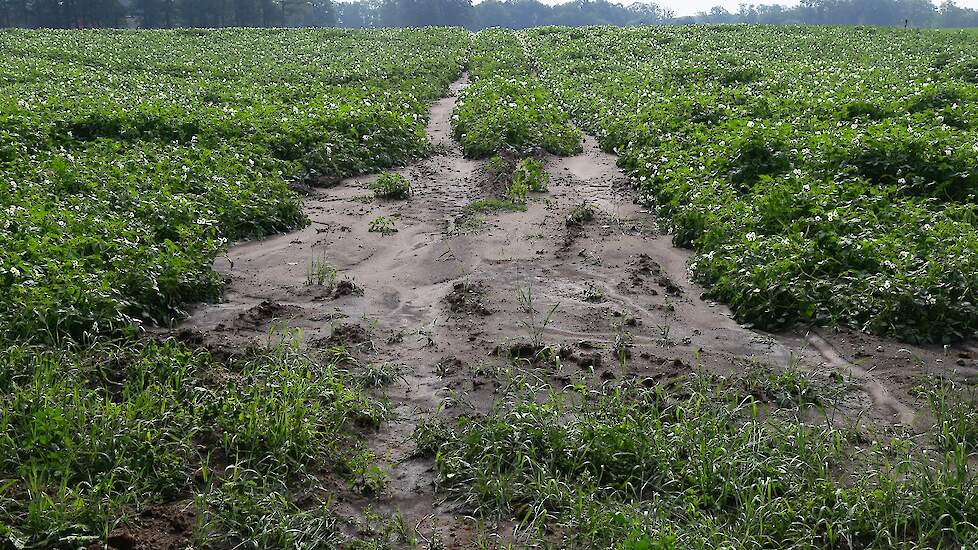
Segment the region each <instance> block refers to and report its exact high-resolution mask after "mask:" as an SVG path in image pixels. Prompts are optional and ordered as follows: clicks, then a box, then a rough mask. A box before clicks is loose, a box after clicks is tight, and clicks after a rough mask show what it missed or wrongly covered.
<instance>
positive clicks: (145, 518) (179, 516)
mask: <svg viewBox="0 0 978 550" xmlns="http://www.w3.org/2000/svg"><path fill="white" fill-rule="evenodd" d="M193 524H194V519H193V515H192V514H191V513H190V512H188V511H186V510H183V509H182V508H181V506H179V505H162V506H154V507H152V508H149V509H147V510H145V511H144V512H142V513H141V514H139V516H137V517H136V518H134V521H133V523H132V525H130V526H129V527H125V528H118V529H115V530H114V531H112V532H111V533H109V536H108V537H107V538H106V540H105V545H106V547H108V548H111V549H113V550H150V549H152V550H178V549H182V548H188V547H189V546H190V545H191V536H192V534H193ZM96 547H97V548H102V546H101V545H92V546H90V547H89V548H96Z"/></svg>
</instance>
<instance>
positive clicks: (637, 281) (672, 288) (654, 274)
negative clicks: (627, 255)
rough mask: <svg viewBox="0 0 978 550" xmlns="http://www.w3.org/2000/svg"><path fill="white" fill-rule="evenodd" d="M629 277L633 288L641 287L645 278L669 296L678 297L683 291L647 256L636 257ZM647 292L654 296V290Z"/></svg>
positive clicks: (657, 263)
mask: <svg viewBox="0 0 978 550" xmlns="http://www.w3.org/2000/svg"><path fill="white" fill-rule="evenodd" d="M629 276H630V281H631V284H632V286H633V287H638V286H642V283H644V282H645V278H646V277H650V278H651V279H652V280H654V281H655V283H656V284H657V285H659V287H661V288H662V289H663V290H664V291H665V293H666V294H668V295H669V296H680V295H681V294H682V293H683V289H682V288H681V287H680V286H679V285H677V284H676V283H675V282H674V281H673V280H672V279H670V278H669V276H668V275H666V273H665V272H664V271H663V270H662V266H661V265H659V262H657V261H655V260H653V259H652V257H651V256H649V255H648V254H639V255H638V260H637V261H636V262H635V264H634V265H633V267H632V268H631V269H630V270H629ZM649 292H650V293H651V294H655V291H654V290H650V291H649Z"/></svg>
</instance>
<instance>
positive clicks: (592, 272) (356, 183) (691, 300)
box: [178, 78, 978, 547]
mask: <svg viewBox="0 0 978 550" xmlns="http://www.w3.org/2000/svg"><path fill="white" fill-rule="evenodd" d="M465 85H466V81H465V79H464V78H463V80H460V81H459V82H457V83H456V84H455V85H454V86H453V87H452V92H453V94H452V96H451V97H448V98H445V99H442V100H440V101H438V102H437V103H435V104H434V105H433V107H432V109H431V113H430V122H429V124H428V134H429V136H430V139H431V141H432V143H433V144H434V146H435V151H436V154H434V155H433V156H431V157H430V158H427V159H424V160H422V161H419V162H417V163H415V164H413V165H410V166H407V167H405V168H402V169H400V170H398V172H399V173H401V174H402V175H404V176H405V177H406V178H407V179H408V180H409V181H410V182H411V186H412V189H413V196H412V197H411V198H410V199H409V200H403V201H394V200H382V199H375V198H374V196H373V193H372V191H371V190H370V189H369V185H370V183H371V182H372V181H373V180H374V179H375V178H376V176H364V177H358V178H352V179H348V180H344V181H342V182H340V183H339V184H337V185H336V186H333V187H329V188H312V189H310V190H309V194H308V195H307V197H306V199H305V209H306V212H307V214H308V216H309V218H310V220H311V222H312V223H311V224H310V225H309V226H307V227H306V228H305V229H303V230H301V231H297V232H294V233H291V234H287V235H279V236H276V237H273V238H269V239H265V240H262V241H255V242H247V243H242V244H240V245H237V246H234V247H233V248H231V250H230V251H229V253H228V255H227V258H226V259H224V260H221V261H219V262H218V263H217V265H216V269H217V270H218V271H219V272H221V273H223V274H226V276H227V277H228V280H229V284H228V287H227V292H226V295H225V301H224V302H223V303H220V304H206V305H200V306H199V307H197V308H196V310H195V311H194V312H193V314H192V316H191V317H190V318H189V319H188V320H187V321H186V322H185V323H184V324H183V325H182V326H181V327H180V328H179V329H178V330H182V331H186V330H188V329H189V330H190V331H192V332H193V333H194V334H197V335H199V336H200V337H201V338H202V339H203V340H204V341H205V342H206V343H207V344H208V346H210V347H211V348H212V349H217V350H223V351H225V352H228V353H233V352H234V350H235V349H240V348H243V347H244V346H247V345H249V344H253V343H258V344H259V345H260V344H263V343H265V342H266V341H267V340H268V338H269V333H270V331H272V330H274V329H275V328H276V327H289V328H293V329H301V330H302V338H303V343H304V345H305V346H306V347H307V348H308V349H310V350H315V349H316V348H322V347H328V346H335V345H344V346H346V347H347V348H348V349H349V350H350V351H351V353H352V355H353V356H354V357H355V358H356V360H357V361H358V363H359V364H361V365H371V364H372V365H388V366H389V367H391V368H396V372H397V374H396V376H395V378H394V380H393V381H392V382H391V383H390V384H388V385H386V386H382V387H379V388H377V389H376V390H375V392H376V394H377V395H378V396H385V397H386V398H387V399H389V400H390V401H391V404H392V407H393V409H394V412H395V413H396V416H395V418H394V419H393V420H392V421H391V422H388V423H386V424H384V426H383V427H382V428H381V429H380V430H379V431H377V432H376V433H372V434H370V436H369V437H370V438H371V439H370V446H371V448H372V449H373V450H374V451H375V452H376V454H377V456H379V457H380V458H381V460H382V464H381V466H382V468H383V469H385V470H386V471H387V472H388V473H389V475H390V482H389V483H388V485H387V487H386V489H385V490H384V491H383V492H382V493H381V494H379V495H376V496H371V497H368V496H362V495H357V494H353V493H352V492H351V493H350V494H346V495H345V496H343V497H342V498H338V501H337V503H336V504H337V506H338V508H339V509H340V511H343V510H344V509H345V510H346V511H347V512H348V513H350V514H351V515H352V514H357V513H360V512H362V511H363V510H364V509H365V508H367V507H372V508H373V509H374V510H377V511H380V512H384V513H390V512H392V511H394V510H398V511H400V513H401V514H402V515H403V517H404V519H405V523H407V524H408V525H409V526H410V527H411V528H413V529H415V530H416V532H417V534H418V536H419V537H420V538H421V539H422V540H429V539H431V538H432V537H438V538H439V539H440V540H441V541H443V542H444V544H446V545H447V546H450V547H451V546H464V545H465V544H466V542H467V541H468V540H469V539H468V538H467V537H470V536H471V532H472V530H473V529H474V520H471V519H467V518H466V515H465V511H464V510H460V509H458V508H457V507H456V506H455V505H454V504H453V503H452V502H450V501H447V502H446V501H443V499H442V498H441V497H440V496H439V494H438V492H437V491H436V488H435V487H434V483H435V479H436V476H435V471H434V461H433V460H432V459H431V458H430V457H420V456H415V455H416V453H415V445H414V443H413V441H412V438H411V435H412V433H413V432H414V429H415V427H416V426H417V425H418V424H419V422H422V421H423V420H424V419H425V418H429V417H431V416H432V415H436V414H439V415H453V414H459V413H461V412H466V413H471V412H472V411H473V410H474V411H480V410H486V409H488V407H489V406H490V405H491V403H492V401H493V399H494V393H495V391H496V389H497V377H496V373H497V369H498V368H500V367H506V366H512V367H513V368H519V369H523V370H525V371H526V372H530V373H533V374H534V375H535V376H539V377H540V378H541V379H543V380H546V381H548V382H550V383H552V384H553V385H554V386H555V387H564V386H566V385H569V384H574V383H585V384H587V385H590V386H592V387H600V386H602V384H610V383H614V382H615V381H616V380H620V379H624V378H628V377H639V378H641V379H648V380H651V381H657V380H661V379H668V378H670V377H675V376H679V375H682V374H685V373H688V372H690V371H692V370H695V369H705V370H708V371H711V372H715V373H718V374H721V375H723V376H730V377H736V376H740V375H741V374H742V373H744V372H746V371H747V370H749V369H758V368H761V369H772V370H774V371H778V370H782V369H799V370H803V371H808V372H810V373H811V374H812V375H813V376H815V377H816V379H817V380H822V381H824V383H825V384H827V385H833V386H834V387H837V388H838V390H839V392H840V393H841V399H840V401H839V402H840V403H841V405H840V408H839V410H838V411H835V413H834V414H837V415H841V416H843V417H846V418H848V419H850V420H851V419H853V418H861V419H862V420H860V422H862V423H864V424H865V425H866V426H867V429H868V430H882V431H886V430H914V429H916V428H918V427H920V426H923V425H926V423H927V422H928V421H929V419H928V418H925V414H924V413H920V412H919V411H921V404H920V403H919V402H918V401H917V400H916V399H915V397H914V396H913V392H912V388H913V386H914V385H915V384H918V383H919V381H920V380H921V375H925V374H935V373H936V374H940V375H942V376H946V377H952V378H955V379H963V380H965V381H969V382H970V381H972V380H974V379H975V377H976V375H978V367H976V365H975V357H976V356H978V354H976V350H974V349H973V348H971V347H968V346H954V347H950V348H942V347H940V346H932V347H919V346H911V345H908V344H904V343H899V342H897V341H893V340H888V339H883V338H878V337H874V336H869V335H866V334H863V333H861V332H858V331H854V330H849V329H844V330H830V329H824V328H808V327H799V328H797V329H796V330H794V331H791V332H787V333H782V334H768V333H764V332H759V331H755V330H752V329H751V328H749V327H745V326H742V325H740V324H738V323H737V322H736V321H735V320H734V319H733V318H732V316H731V314H730V313H729V310H728V309H727V308H725V307H724V306H723V305H719V304H716V303H712V302H710V301H708V300H705V299H703V298H702V295H703V292H704V290H703V289H702V288H700V287H698V286H697V285H696V284H694V283H693V282H691V280H690V275H689V272H688V260H689V258H690V253H689V252H688V251H686V250H682V249H678V248H675V247H673V246H672V244H671V238H670V236H669V235H668V234H665V233H664V232H663V231H662V230H661V229H660V228H659V227H658V225H657V219H656V216H655V214H654V213H653V212H651V211H650V210H649V209H648V208H646V207H643V206H640V205H638V204H636V202H635V201H634V194H633V192H632V188H631V186H630V183H629V181H628V179H627V178H626V177H625V176H624V175H623V174H621V173H620V172H619V171H618V169H617V168H616V158H615V156H613V155H611V154H608V153H604V152H602V151H600V149H599V148H598V145H597V141H596V140H595V139H593V138H590V137H589V138H587V139H586V140H585V143H584V152H583V153H582V154H580V155H577V156H574V157H569V158H558V157H550V156H547V157H541V158H542V160H544V163H545V165H546V167H547V170H548V172H549V173H550V175H551V183H550V188H549V192H547V193H538V194H532V195H531V200H530V202H529V205H528V208H527V210H526V211H525V212H488V213H483V214H478V213H472V212H470V211H467V210H465V206H466V205H468V204H470V203H472V202H473V201H476V200H478V199H483V198H486V197H490V196H494V195H498V194H499V189H498V188H497V184H496V183H494V181H493V178H492V177H491V175H490V174H489V173H488V172H487V168H486V162H485V161H477V160H470V159H466V158H464V157H463V155H462V153H461V149H460V148H459V146H458V145H457V144H456V143H455V142H454V141H453V140H452V137H451V115H452V110H453V107H454V105H455V94H457V92H458V91H459V90H460V89H461V88H462V87H464V86H465ZM581 204H588V205H591V206H592V207H593V212H594V217H593V219H592V220H590V221H584V222H582V223H581V224H569V223H568V221H567V219H568V216H569V215H571V213H572V211H573V210H574V209H575V208H580V205H581ZM381 215H382V216H387V217H391V218H394V219H395V220H396V221H395V227H396V229H397V231H396V232H393V233H391V234H387V235H385V234H382V233H379V232H371V231H369V229H370V228H369V224H368V222H369V221H370V220H371V219H373V218H375V217H377V216H381ZM322 263H328V264H330V265H332V266H333V267H335V268H336V270H337V276H338V283H337V284H335V285H334V284H331V285H326V286H324V285H320V284H310V282H311V281H310V279H311V278H313V279H314V278H315V277H314V275H315V273H313V271H315V266H317V265H321V264H322ZM311 269H312V271H310V270H311ZM551 312H552V315H550V313H551ZM543 345H546V346H555V347H558V348H559V349H560V352H559V357H560V361H556V362H555V361H549V362H547V363H546V364H538V363H537V362H536V361H535V360H534V357H535V353H536V351H538V349H539V348H540V347H541V346H543ZM813 414H816V413H815V412H813ZM496 532H498V533H506V532H512V528H511V526H506V525H501V526H496Z"/></svg>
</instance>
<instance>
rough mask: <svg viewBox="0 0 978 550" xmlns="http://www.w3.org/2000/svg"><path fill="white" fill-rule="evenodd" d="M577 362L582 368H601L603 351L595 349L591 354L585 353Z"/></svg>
mask: <svg viewBox="0 0 978 550" xmlns="http://www.w3.org/2000/svg"><path fill="white" fill-rule="evenodd" d="M577 364H578V365H579V366H580V367H581V368H582V369H586V368H592V369H600V368H601V353H600V352H597V351H595V352H594V353H591V354H590V355H584V356H582V357H581V358H580V359H579V360H578V361H577Z"/></svg>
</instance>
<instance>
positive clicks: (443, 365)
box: [435, 355, 462, 378]
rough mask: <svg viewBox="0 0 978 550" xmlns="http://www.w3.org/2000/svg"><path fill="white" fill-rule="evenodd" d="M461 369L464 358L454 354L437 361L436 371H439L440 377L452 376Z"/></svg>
mask: <svg viewBox="0 0 978 550" xmlns="http://www.w3.org/2000/svg"><path fill="white" fill-rule="evenodd" d="M460 370H462V360H461V359H459V358H458V357H455V356H454V355H450V356H448V357H445V358H444V359H442V360H441V361H438V362H437V363H435V373H437V374H438V376H439V377H440V378H444V377H446V376H451V375H453V374H455V373H457V372H459V371H460Z"/></svg>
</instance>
